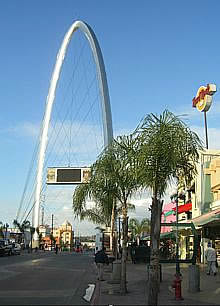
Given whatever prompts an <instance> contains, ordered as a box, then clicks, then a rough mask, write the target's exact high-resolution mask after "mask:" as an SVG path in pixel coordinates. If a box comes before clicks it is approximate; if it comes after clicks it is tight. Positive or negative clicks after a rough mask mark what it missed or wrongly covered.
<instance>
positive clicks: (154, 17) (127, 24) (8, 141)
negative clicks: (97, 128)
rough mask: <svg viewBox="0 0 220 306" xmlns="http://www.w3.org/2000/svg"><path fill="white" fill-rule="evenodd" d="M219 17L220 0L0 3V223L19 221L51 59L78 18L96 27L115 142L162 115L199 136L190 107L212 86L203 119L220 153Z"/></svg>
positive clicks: (199, 118)
mask: <svg viewBox="0 0 220 306" xmlns="http://www.w3.org/2000/svg"><path fill="white" fill-rule="evenodd" d="M219 11H220V2H219V1H218V0H216V1H209V2H207V1H203V0H200V1H196V0H194V1H188V0H186V1H171V0H170V1H169V0H168V1H163V0H161V1H147V0H146V1H128V0H127V1H123V0H121V1H97V0H93V1H89V0H88V1H82V0H81V1H74V0H64V1H58V0H47V1H45V0H43V1H41V0H38V1H33V0H32V1H30V0H29V1H27V0H20V1H18V0H17V1H16V0H14V1H12V0H2V1H1V2H0V37H1V48H0V69H1V70H0V72H1V73H0V105H1V117H0V142H1V158H0V166H1V173H2V174H3V175H1V178H0V185H1V198H0V221H3V222H9V223H10V224H11V223H12V220H13V219H14V217H15V215H16V211H17V208H18V205H19V201H20V198H21V194H22V191H23V188H24V183H25V179H26V176H27V171H28V167H29V163H30V160H31V156H32V152H33V150H34V145H35V141H36V139H35V137H33V135H34V132H35V131H34V126H35V124H38V123H39V122H40V121H41V119H42V116H43V113H44V106H45V100H46V97H47V93H48V87H49V81H50V78H51V74H52V70H53V67H54V64H55V59H56V55H57V52H58V49H59V47H60V44H61V42H62V39H63V37H64V35H65V32H66V31H67V30H68V28H69V26H70V25H71V24H72V23H73V21H75V20H77V19H81V20H84V21H86V22H87V23H88V24H89V25H90V26H91V27H92V29H93V30H94V32H95V34H96V36H97V38H98V41H99V44H100V46H101V49H102V53H103V57H104V62H105V67H106V73H107V79H108V86H109V92H110V99H111V108H112V117H113V129H114V133H117V131H123V130H125V131H131V130H133V129H134V128H135V127H136V126H137V124H138V123H139V122H140V120H141V118H143V117H144V116H145V115H146V114H147V113H151V112H152V113H158V114H159V113H161V112H162V111H163V110H164V109H165V108H167V109H169V110H170V111H172V112H174V113H176V114H187V115H186V116H185V117H184V118H185V120H186V123H187V124H188V125H189V126H190V127H192V128H193V129H194V130H195V131H197V132H198V133H199V134H200V135H201V137H204V136H203V135H204V130H203V115H202V113H199V112H198V111H197V110H196V109H193V108H192V98H193V97H194V96H195V95H196V92H197V89H198V88H199V87H200V86H201V85H206V84H207V83H215V84H216V85H217V90H218V92H217V93H216V94H215V96H214V101H213V105H212V108H211V110H210V111H209V113H208V114H207V118H208V127H209V138H210V148H218V149H220V144H219V139H220V123H219V122H220V121H219V116H220V103H219V102H220V96H219V95H220V93H219V91H220V74H219V71H220V40H219V33H220V19H219Z"/></svg>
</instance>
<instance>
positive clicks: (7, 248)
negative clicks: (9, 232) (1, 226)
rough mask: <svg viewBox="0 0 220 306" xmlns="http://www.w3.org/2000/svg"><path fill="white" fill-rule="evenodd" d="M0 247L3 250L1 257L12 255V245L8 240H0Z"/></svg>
mask: <svg viewBox="0 0 220 306" xmlns="http://www.w3.org/2000/svg"><path fill="white" fill-rule="evenodd" d="M0 246H1V248H2V249H4V254H3V255H8V256H10V255H12V244H11V243H10V241H9V240H8V239H0Z"/></svg>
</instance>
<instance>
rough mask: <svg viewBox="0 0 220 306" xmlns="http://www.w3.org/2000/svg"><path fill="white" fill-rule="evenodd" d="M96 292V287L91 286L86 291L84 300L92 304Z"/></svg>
mask: <svg viewBox="0 0 220 306" xmlns="http://www.w3.org/2000/svg"><path fill="white" fill-rule="evenodd" d="M94 290H95V285H94V284H89V287H88V288H87V289H86V294H85V295H84V296H83V298H84V300H86V301H87V302H90V300H91V298H92V295H93V292H94Z"/></svg>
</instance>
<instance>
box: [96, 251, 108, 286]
mask: <svg viewBox="0 0 220 306" xmlns="http://www.w3.org/2000/svg"><path fill="white" fill-rule="evenodd" d="M95 263H96V266H97V269H98V280H100V281H104V279H103V269H104V264H107V265H108V264H109V259H108V255H107V254H106V253H105V248H102V249H101V250H100V251H98V252H96V254H95Z"/></svg>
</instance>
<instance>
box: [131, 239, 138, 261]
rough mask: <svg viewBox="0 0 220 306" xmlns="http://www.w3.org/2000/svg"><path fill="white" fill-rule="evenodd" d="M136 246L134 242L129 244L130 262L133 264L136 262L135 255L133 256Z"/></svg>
mask: <svg viewBox="0 0 220 306" xmlns="http://www.w3.org/2000/svg"><path fill="white" fill-rule="evenodd" d="M136 247H137V245H136V243H132V244H131V248H130V255H131V262H132V263H133V264H135V263H136V257H135V256H136Z"/></svg>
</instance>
